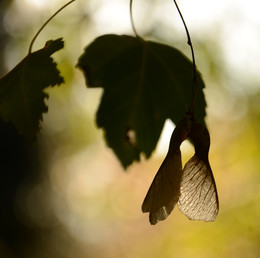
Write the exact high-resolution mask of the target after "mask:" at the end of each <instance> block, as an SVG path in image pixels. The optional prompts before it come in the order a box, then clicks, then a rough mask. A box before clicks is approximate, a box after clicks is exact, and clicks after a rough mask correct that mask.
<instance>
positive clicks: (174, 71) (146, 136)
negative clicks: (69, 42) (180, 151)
mask: <svg viewBox="0 0 260 258" xmlns="http://www.w3.org/2000/svg"><path fill="white" fill-rule="evenodd" d="M77 66H78V67H80V68H81V69H82V70H83V72H84V74H85V77H86V82H87V85H88V87H102V88H104V93H103V96H102V100H101V103H100V106H99V109H98V112H97V124H98V126H99V127H101V128H103V129H104V130H105V137H106V140H107V143H108V145H109V147H111V148H112V149H113V150H114V152H115V153H116V155H117V156H118V158H119V160H120V161H121V163H122V165H123V166H124V167H127V166H128V165H130V164H131V163H132V162H133V161H134V160H139V158H140V154H141V153H144V154H145V156H146V157H149V156H150V155H151V153H152V151H153V150H154V149H155V146H156V144H157V142H158V139H159V137H160V134H161V131H162V129H163V125H164V122H165V120H166V119H167V118H170V119H171V120H172V121H173V122H174V123H175V124H176V123H177V122H178V121H179V120H180V119H181V118H182V117H183V116H184V114H185V113H186V112H187V111H188V108H189V106H190V104H191V102H192V83H193V67H192V63H191V62H190V61H189V60H188V59H187V58H186V57H185V56H184V55H183V54H182V53H181V52H180V51H178V50H177V49H175V48H172V47H169V46H166V45H162V44H159V43H155V42H151V41H145V40H143V39H140V38H135V37H130V36H125V35H124V36H118V35H104V36H101V37H99V38H97V39H96V40H95V41H94V42H93V43H92V44H90V45H89V46H88V47H87V48H86V50H85V52H84V53H83V54H82V56H81V57H80V58H79V61H78V64H77ZM203 88H204V83H203V81H202V79H201V76H200V74H199V73H198V94H197V100H196V117H197V119H198V120H199V121H200V122H202V123H204V117H205V106H206V102H205V98H204V94H203V90H202V89H203ZM129 132H131V135H133V136H134V141H132V140H131V138H129ZM133 142H134V144H133Z"/></svg>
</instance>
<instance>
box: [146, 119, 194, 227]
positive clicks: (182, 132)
mask: <svg viewBox="0 0 260 258" xmlns="http://www.w3.org/2000/svg"><path fill="white" fill-rule="evenodd" d="M189 130H190V121H189V118H184V119H182V120H181V121H180V122H179V123H178V124H177V125H176V127H175V129H174V131H173V133H172V137H171V141H170V146H169V150H168V153H167V155H166V158H165V159H164V161H163V163H162V165H161V167H160V168H159V170H158V172H157V174H156V176H155V178H154V180H153V182H152V184H151V186H150V188H149V190H148V193H147V195H146V197H145V199H144V202H143V205H142V211H143V212H150V214H149V220H150V223H151V224H152V225H155V224H156V223H157V222H159V221H161V220H164V219H166V218H167V217H168V215H170V213H171V212H172V210H173V208H174V207H175V205H176V203H177V202H178V200H179V197H180V184H181V178H182V161H181V151H180V145H181V143H182V142H183V141H184V140H185V139H186V138H187V135H188V133H189Z"/></svg>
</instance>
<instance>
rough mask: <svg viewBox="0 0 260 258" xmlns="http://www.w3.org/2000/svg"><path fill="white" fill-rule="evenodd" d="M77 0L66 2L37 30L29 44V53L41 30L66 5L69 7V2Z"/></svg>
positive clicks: (72, 0)
mask: <svg viewBox="0 0 260 258" xmlns="http://www.w3.org/2000/svg"><path fill="white" fill-rule="evenodd" d="M74 1H76V0H71V1H69V2H68V3H66V4H65V5H63V6H62V7H61V8H60V9H59V10H58V11H56V12H55V13H54V14H53V15H52V16H51V17H50V18H49V19H48V20H47V21H46V22H45V23H44V24H43V25H42V26H41V28H40V29H39V30H38V31H37V33H36V34H35V36H34V37H33V39H32V41H31V44H30V46H29V51H28V54H31V53H32V47H33V44H34V42H35V40H36V38H37V37H38V35H39V34H40V33H41V31H42V30H43V29H44V28H45V26H46V25H47V24H48V23H49V22H50V21H51V20H52V19H53V18H54V17H55V16H56V15H57V14H58V13H59V12H60V11H62V10H63V9H64V8H65V7H67V6H68V5H69V4H71V3H72V2H74Z"/></svg>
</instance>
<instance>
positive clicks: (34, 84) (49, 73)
mask: <svg viewBox="0 0 260 258" xmlns="http://www.w3.org/2000/svg"><path fill="white" fill-rule="evenodd" d="M63 46H64V42H63V41H62V39H61V38H60V39H57V40H50V41H47V42H46V45H45V47H44V48H42V49H40V50H38V51H36V52H33V53H31V54H28V55H27V56H26V57H25V58H24V59H23V60H22V61H21V62H20V63H19V64H18V65H17V66H16V67H15V68H14V69H12V70H11V71H10V72H9V73H8V74H7V75H5V76H4V77H2V78H1V79H0V115H1V117H2V118H3V119H4V120H5V121H6V122H11V123H13V124H14V125H15V127H16V128H17V130H18V131H19V132H20V133H21V134H24V135H25V137H26V138H27V139H28V140H29V141H31V140H33V139H35V136H36V132H37V131H38V130H39V122H40V120H42V113H43V112H47V110H48V108H47V106H46V105H45V103H44V99H45V98H47V97H48V94H46V93H45V92H43V89H45V88H47V87H48V86H55V85H56V84H58V85H59V84H61V83H62V82H64V80H63V78H62V77H61V76H60V72H59V70H58V69H57V68H56V63H55V62H53V59H52V58H51V57H50V56H51V55H52V54H53V53H54V52H56V51H58V50H59V49H61V48H63Z"/></svg>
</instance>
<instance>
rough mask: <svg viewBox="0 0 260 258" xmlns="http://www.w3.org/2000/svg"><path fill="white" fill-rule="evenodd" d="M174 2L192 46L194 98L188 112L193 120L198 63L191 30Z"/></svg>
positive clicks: (189, 43)
mask: <svg viewBox="0 0 260 258" xmlns="http://www.w3.org/2000/svg"><path fill="white" fill-rule="evenodd" d="M173 1H174V4H175V6H176V8H177V10H178V13H179V15H180V17H181V20H182V23H183V25H184V28H185V31H186V34H187V38H188V42H187V43H188V45H189V46H190V48H191V55H192V64H193V97H192V103H191V106H190V108H189V110H188V114H189V115H191V117H192V118H193V117H194V112H195V99H196V96H197V91H198V82H197V72H196V62H195V55H194V50H193V46H192V42H191V37H190V33H189V30H188V27H187V25H186V23H185V20H184V18H183V16H182V13H181V11H180V9H179V6H178V4H177V2H176V0H173Z"/></svg>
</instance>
